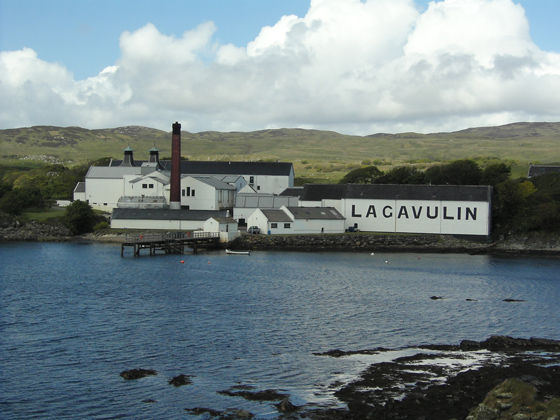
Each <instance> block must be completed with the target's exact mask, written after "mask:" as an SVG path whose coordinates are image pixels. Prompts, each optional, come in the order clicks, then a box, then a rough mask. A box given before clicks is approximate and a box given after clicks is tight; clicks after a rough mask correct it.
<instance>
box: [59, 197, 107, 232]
mask: <svg viewBox="0 0 560 420" xmlns="http://www.w3.org/2000/svg"><path fill="white" fill-rule="evenodd" d="M63 222H64V224H65V225H66V227H67V228H68V229H70V231H71V232H72V233H73V234H74V235H81V234H83V233H88V232H92V231H93V227H94V226H95V225H96V224H97V223H98V222H99V217H97V216H96V214H95V212H94V211H93V209H92V207H91V206H90V205H89V204H88V203H86V202H85V201H80V200H77V201H74V202H73V203H72V204H70V205H69V206H68V207H67V208H66V213H65V215H64V218H63Z"/></svg>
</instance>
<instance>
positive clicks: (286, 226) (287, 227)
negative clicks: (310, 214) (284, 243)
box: [270, 223, 291, 229]
mask: <svg viewBox="0 0 560 420" xmlns="http://www.w3.org/2000/svg"><path fill="white" fill-rule="evenodd" d="M290 227H291V226H290V223H284V229H290ZM270 228H271V229H278V223H271V224H270Z"/></svg>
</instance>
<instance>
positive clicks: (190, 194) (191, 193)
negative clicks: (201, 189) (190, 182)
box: [182, 187, 195, 197]
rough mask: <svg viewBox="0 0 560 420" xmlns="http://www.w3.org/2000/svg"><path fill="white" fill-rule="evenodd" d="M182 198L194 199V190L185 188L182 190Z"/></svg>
mask: <svg viewBox="0 0 560 420" xmlns="http://www.w3.org/2000/svg"><path fill="white" fill-rule="evenodd" d="M182 194H183V197H194V196H195V192H194V188H193V189H192V190H191V187H187V189H186V190H182Z"/></svg>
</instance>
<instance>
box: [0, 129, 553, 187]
mask: <svg viewBox="0 0 560 420" xmlns="http://www.w3.org/2000/svg"><path fill="white" fill-rule="evenodd" d="M154 145H155V146H156V147H157V148H158V149H159V150H160V156H161V157H162V158H165V157H168V156H170V154H171V133H170V132H165V131H162V130H156V129H152V128H148V127H141V126H128V127H118V128H111V129H98V130H88V129H84V128H80V127H53V126H35V127H28V128H15V129H5V130H0V159H1V160H14V159H22V158H26V159H31V160H43V161H56V162H61V163H65V164H67V165H73V164H77V163H83V162H86V161H92V160H96V159H99V158H102V157H115V158H121V156H122V149H124V148H126V147H127V146H130V147H132V148H133V149H134V150H135V154H134V156H135V158H136V159H139V160H143V159H147V157H148V154H149V153H148V150H149V149H150V148H152V147H153V146H154ZM182 154H183V156H185V157H187V158H189V159H192V160H278V161H288V162H293V163H294V165H295V167H296V174H298V176H303V177H306V178H307V179H308V180H316V179H320V180H324V181H327V182H329V181H336V178H337V177H339V176H340V174H344V173H346V172H348V171H349V170H351V169H353V168H355V167H357V166H359V165H361V164H374V165H377V166H379V167H380V168H387V167H390V166H394V165H398V164H405V163H417V164H418V163H420V164H428V163H430V162H448V161H451V160H455V159H462V158H474V159H481V160H485V159H488V158H498V159H501V160H506V161H511V162H515V164H517V165H519V166H526V165H528V164H529V163H530V162H541V163H551V162H558V161H560V123H544V122H543V123H514V124H508V125H503V126H498V127H480V128H469V129H466V130H461V131H456V132H451V133H432V134H419V133H400V134H374V135H370V136H351V135H344V134H339V133H336V132H333V131H320V130H305V129H286V128H283V129H270V130H259V131H253V132H229V133H223V132H215V131H207V132H200V133H190V132H186V131H183V132H182Z"/></svg>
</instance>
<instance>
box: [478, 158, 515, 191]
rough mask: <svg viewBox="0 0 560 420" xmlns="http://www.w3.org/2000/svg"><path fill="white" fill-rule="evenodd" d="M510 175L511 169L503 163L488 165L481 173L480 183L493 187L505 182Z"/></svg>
mask: <svg viewBox="0 0 560 420" xmlns="http://www.w3.org/2000/svg"><path fill="white" fill-rule="evenodd" d="M510 175H511V167H510V166H507V165H506V164H505V163H493V164H491V165H488V166H487V167H486V168H484V171H482V179H481V180H480V183H481V184H482V185H491V186H493V187H495V186H496V185H498V184H500V183H502V182H504V181H507V180H508V179H509V177H510Z"/></svg>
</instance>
